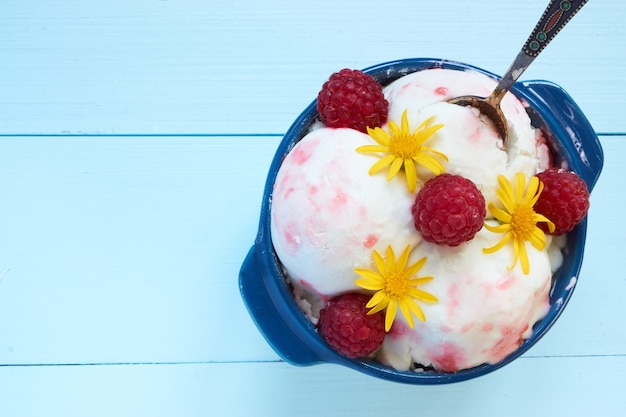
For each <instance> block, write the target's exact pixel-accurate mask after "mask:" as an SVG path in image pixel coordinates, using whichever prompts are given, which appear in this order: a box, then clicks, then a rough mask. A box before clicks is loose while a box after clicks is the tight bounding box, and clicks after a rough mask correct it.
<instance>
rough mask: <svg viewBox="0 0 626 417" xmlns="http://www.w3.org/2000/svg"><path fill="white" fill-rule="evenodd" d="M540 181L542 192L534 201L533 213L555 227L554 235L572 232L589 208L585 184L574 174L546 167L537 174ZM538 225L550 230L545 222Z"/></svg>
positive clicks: (546, 230) (542, 228)
mask: <svg viewBox="0 0 626 417" xmlns="http://www.w3.org/2000/svg"><path fill="white" fill-rule="evenodd" d="M537 177H538V178H539V179H540V180H541V182H543V186H544V188H543V191H542V192H541V195H539V199H538V200H537V202H536V203H535V206H534V209H535V212H537V213H540V214H543V215H544V216H546V217H547V218H548V219H550V220H551V221H552V222H553V223H554V225H555V226H556V229H555V230H554V232H552V234H553V235H562V234H565V233H568V232H571V231H572V229H573V228H574V226H576V225H577V224H578V223H580V222H581V221H582V219H583V217H585V214H587V211H588V210H589V190H588V189H587V184H586V183H585V181H583V180H582V179H581V178H580V177H579V176H578V175H576V173H574V172H572V171H566V170H563V169H556V168H554V169H549V170H547V171H544V172H541V173H539V174H537ZM537 226H539V227H540V228H541V230H543V231H544V232H546V233H550V232H549V230H548V225H547V224H546V223H538V224H537Z"/></svg>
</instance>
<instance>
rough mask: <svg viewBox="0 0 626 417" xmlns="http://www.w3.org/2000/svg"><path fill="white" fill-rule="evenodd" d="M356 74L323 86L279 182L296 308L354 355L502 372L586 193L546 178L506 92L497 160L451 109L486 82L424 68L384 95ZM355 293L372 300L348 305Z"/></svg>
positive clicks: (540, 154)
mask: <svg viewBox="0 0 626 417" xmlns="http://www.w3.org/2000/svg"><path fill="white" fill-rule="evenodd" d="M363 75H364V74H362V73H360V72H358V71H351V70H343V71H341V72H339V73H337V74H334V75H333V76H332V77H331V78H330V79H329V81H328V82H327V83H326V84H325V85H324V87H323V88H322V91H321V92H320V96H319V100H318V111H319V114H320V121H319V123H316V124H315V125H314V126H313V128H312V129H311V131H310V132H309V133H308V134H307V135H306V136H304V137H303V139H302V140H301V141H299V142H298V143H297V144H296V145H295V146H294V147H293V149H292V150H291V151H290V152H289V153H288V154H287V155H286V157H285V159H284V161H283V162H282V165H281V167H280V170H279V172H278V176H277V178H276V182H275V185H274V192H273V195H272V202H271V233H272V242H273V245H274V249H275V251H276V254H277V256H278V258H279V259H280V262H281V264H282V266H283V268H284V270H285V272H286V275H287V276H288V278H289V281H290V282H291V284H292V285H293V290H294V296H295V297H296V301H297V302H298V304H299V306H300V307H301V309H302V310H303V311H304V313H305V314H306V315H307V316H308V318H309V319H310V320H311V321H312V322H313V323H314V324H316V325H318V326H319V329H320V333H321V334H322V335H323V336H324V338H325V339H326V340H327V341H328V342H329V344H331V346H333V348H335V349H336V350H338V351H339V352H340V353H342V354H344V355H346V356H349V357H360V356H370V357H373V358H375V359H376V360H378V361H379V362H380V363H382V364H384V365H388V366H391V367H393V368H395V369H398V370H409V369H415V370H424V369H426V370H427V369H436V370H438V371H446V372H453V371H457V370H460V369H467V368H471V367H474V366H477V365H480V364H483V363H492V364H493V363H497V362H499V361H501V360H502V359H504V358H505V357H506V356H507V355H509V354H510V353H512V352H513V351H514V350H516V349H517V348H518V347H519V345H520V343H521V342H522V341H523V340H524V339H526V338H528V337H529V336H530V335H531V334H532V328H533V325H534V324H535V323H536V322H537V321H538V320H539V319H541V318H542V317H543V316H544V315H545V314H546V313H547V311H548V310H549V299H548V297H549V291H550V286H551V277H552V274H553V273H554V272H555V271H556V270H557V269H558V268H559V267H560V265H561V261H562V254H561V248H562V247H563V246H564V244H565V239H566V236H565V234H566V233H567V232H568V229H567V228H565V229H564V228H563V227H560V226H562V224H561V223H562V222H563V221H562V220H561V219H562V218H563V217H564V215H563V212H564V211H565V212H568V211H569V212H571V213H569V214H568V216H569V217H567V218H568V220H567V221H568V226H567V227H568V228H569V229H570V230H571V227H573V224H575V223H576V222H579V221H581V220H582V218H583V217H584V215H585V213H586V210H587V209H588V194H585V193H586V192H587V191H586V187H585V185H584V182H582V181H581V180H580V179H579V178H577V177H576V176H575V174H573V173H570V172H568V171H564V170H559V169H556V168H555V167H552V158H551V155H550V150H549V148H548V146H547V145H546V143H545V142H544V140H543V136H542V134H541V132H540V131H539V130H537V129H535V128H533V126H532V125H531V121H530V118H529V116H528V114H527V113H526V110H525V107H524V104H523V103H521V102H520V101H519V100H518V99H517V98H516V97H515V96H514V95H513V94H511V93H509V94H507V96H506V97H505V98H504V100H503V102H502V110H503V112H504V114H505V115H506V117H507V120H508V123H509V145H508V147H507V149H506V150H503V149H502V139H501V138H499V137H498V134H497V133H496V131H495V130H494V128H493V126H492V125H491V123H490V122H489V121H488V120H487V119H486V118H485V117H483V116H482V115H481V114H480V113H479V112H478V111H477V110H476V109H474V108H471V107H460V106H457V105H453V104H449V103H447V100H449V99H451V98H453V97H456V96H461V95H467V94H474V95H479V96H487V95H489V93H490V92H491V91H492V90H493V88H494V86H495V81H494V80H493V79H491V78H489V77H487V76H485V75H483V74H480V73H477V72H473V71H456V70H446V69H430V70H423V71H418V72H415V73H412V74H409V75H406V76H403V77H401V78H399V79H397V80H396V81H394V82H392V83H391V84H389V85H387V86H384V87H383V86H380V85H376V82H375V81H374V79H373V78H371V77H370V78H371V79H368V78H367V77H363ZM363 126H366V128H365V129H363ZM544 172H546V173H550V175H549V176H546V175H545V174H544V177H543V178H545V179H544V180H541V179H540V178H541V176H540V175H538V174H540V173H544ZM572 176H574V178H572ZM565 183H567V184H568V185H567V186H566V187H565V186H564V184H565ZM563 187H565V188H563ZM563 189H567V190H573V191H571V192H570V191H565V192H564V191H562V190H563ZM559 190H561V191H559ZM574 199H576V203H575V204H574V203H573V201H574ZM539 208H541V210H540V209H539ZM570 214H571V216H570ZM572 219H574V221H573V222H572ZM570 225H571V226H570ZM555 230H557V231H558V233H559V235H556V234H555ZM355 293H357V294H363V295H366V296H367V298H368V299H369V301H368V302H367V304H363V305H361V304H359V303H357V302H354V301H353V300H352V301H351V302H348V301H347V300H342V297H346V295H350V294H355ZM330 317H332V319H330ZM324 320H332V322H331V323H327V322H324ZM376 320H378V321H376ZM374 327H376V328H377V329H378V328H379V327H384V329H385V337H384V338H383V340H382V343H381V342H380V341H379V342H376V343H373V342H372V341H371V339H370V335H372V334H374V333H376V334H379V332H378V333H377V332H374V331H373V329H374ZM364 346H367V347H368V348H367V349H369V350H365V351H364ZM369 347H371V349H370V348H369ZM351 352H352V353H353V354H352V353H351Z"/></svg>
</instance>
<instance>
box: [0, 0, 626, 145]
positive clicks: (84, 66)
mask: <svg viewBox="0 0 626 417" xmlns="http://www.w3.org/2000/svg"><path fill="white" fill-rule="evenodd" d="M545 3H546V2H545V0H528V1H524V2H501V1H498V0H491V1H483V2H480V3H476V4H474V3H468V2H467V1H465V0H449V1H445V2H430V1H415V0H398V1H396V2H394V8H393V10H391V11H385V12H383V11H382V10H380V4H381V3H380V2H379V1H374V0H359V1H356V0H352V1H343V2H336V1H333V0H323V1H318V2H312V3H306V4H299V5H298V7H293V4H292V2H291V1H290V0H266V1H264V2H255V1H245V0H229V1H226V0H210V1H209V2H207V1H204V0H185V1H182V2H181V1H178V2H172V1H169V2H168V1H155V0H137V1H133V2H128V1H125V0H110V1H106V2H85V1H76V0H59V1H55V2H49V1H44V0H30V1H20V2H8V3H7V4H3V5H2V6H1V8H0V56H1V58H0V59H1V60H2V61H1V64H0V65H1V67H2V76H1V77H0V91H1V92H2V94H1V95H0V133H7V134H21V133H36V134H40V133H41V134H58V133H178V134H181V133H282V132H285V131H286V129H287V128H288V127H289V126H290V125H291V123H292V121H293V120H294V118H295V117H296V116H297V115H298V114H299V113H300V111H302V110H303V109H304V108H305V107H306V106H307V105H308V104H309V103H310V102H311V101H312V100H313V99H314V98H315V96H316V94H317V92H318V91H319V88H320V86H321V84H322V82H323V81H324V80H325V79H326V78H327V77H328V76H329V75H330V73H331V72H333V71H336V70H339V69H340V68H343V67H352V68H364V67H367V66H371V65H374V64H378V63H381V62H386V61H391V60H395V59H400V58H408V57H420V56H421V57H440V58H447V59H453V60H460V61H464V62H468V63H472V64H475V65H477V66H480V67H483V68H485V69H487V70H490V71H492V72H495V73H499V74H502V73H503V72H504V71H505V70H506V69H507V67H508V66H509V64H510V62H511V61H512V59H513V57H514V56H515V55H516V54H517V51H518V50H519V48H520V47H521V45H522V44H523V42H524V41H525V40H526V37H527V36H528V34H529V33H530V31H531V29H532V28H533V27H534V25H535V22H536V21H537V19H538V17H539V15H540V14H541V12H542V11H543V8H544V7H545ZM625 14H626V3H625V2H623V1H621V0H606V1H604V2H602V3H601V4H600V3H597V2H590V3H589V4H588V5H587V6H585V9H583V10H582V11H581V12H580V14H579V15H578V16H576V17H575V19H574V21H573V22H572V23H571V25H570V26H568V27H567V28H566V29H565V30H564V31H563V33H562V35H560V37H559V38H558V39H557V40H555V41H554V43H553V44H552V45H550V46H549V47H548V48H547V49H546V51H545V52H544V53H543V54H542V56H541V57H540V58H539V59H538V60H537V62H536V63H534V64H533V66H532V67H531V68H530V69H529V70H528V72H527V73H526V74H524V76H523V77H522V78H523V79H536V78H540V79H547V80H550V81H554V82H556V83H557V84H560V85H561V86H562V87H564V88H565V89H566V90H567V91H568V92H569V93H570V94H571V95H572V97H573V98H574V99H575V101H576V102H577V103H578V104H579V105H580V107H581V108H582V109H583V111H585V112H586V114H587V115H588V117H589V119H590V121H591V123H592V125H593V126H594V127H595V128H596V129H597V130H598V131H600V132H625V131H626V124H625V123H626V121H625V119H624V118H623V117H622V113H623V112H622V108H623V105H624V101H623V97H624V96H626V82H625V81H626V78H625V77H626V75H625V74H626V54H625V53H624V47H623V45H624V44H626V26H625V25H623V24H622V20H621V19H622V17H623V16H624V15H625Z"/></svg>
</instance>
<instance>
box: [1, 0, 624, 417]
mask: <svg viewBox="0 0 626 417" xmlns="http://www.w3.org/2000/svg"><path fill="white" fill-rule="evenodd" d="M395 4H396V8H395V9H394V10H393V11H383V10H381V9H380V7H381V6H380V4H379V2H375V1H370V0H361V1H358V2H357V1H354V0H345V1H337V0H334V1H327V0H322V1H319V2H306V3H305V4H296V3H294V2H293V1H287V0H267V1H265V2H256V1H241V0H234V1H222V0H205V1H201V0H186V1H158V0H136V1H122V0H110V1H107V2H99V1H79V0H75V1H71V0H58V1H54V2H51V1H43V0H22V1H19V2H18V1H12V2H9V1H5V2H2V4H1V5H0V135H2V136H1V137H0V197H1V198H2V203H1V204H0V416H2V417H13V416H29V417H30V416H212V415H215V416H218V415H232V416H283V415H293V414H295V413H298V414H299V415H303V416H313V415H316V416H317V415H333V416H355V417H356V416H367V415H397V416H414V415H421V416H439V415H445V416H450V415H463V416H502V415H506V416H528V415H535V416H544V415H545V416H552V415H557V414H558V415H572V414H576V415H578V414H579V413H583V412H586V413H588V414H592V415H597V416H619V415H623V413H624V412H623V409H624V407H626V397H625V396H624V395H623V392H624V389H626V377H625V376H624V375H626V332H624V319H623V318H624V317H625V316H626V304H625V303H624V302H623V300H624V298H625V297H626V278H625V275H624V273H623V272H622V271H624V270H625V269H626V261H625V260H624V256H623V253H625V252H626V243H625V242H626V239H624V236H626V224H625V222H623V221H622V220H621V217H622V216H623V213H622V212H623V207H624V206H625V205H626V201H625V199H626V197H624V194H623V192H621V191H620V190H621V189H622V188H623V186H622V184H623V172H624V170H625V169H626V163H625V162H624V160H625V158H626V135H625V133H626V119H625V118H624V116H623V115H624V106H625V105H626V99H625V98H624V97H625V96H626V75H625V74H626V47H624V45H626V29H625V27H626V25H624V24H623V23H622V19H623V18H624V17H626V3H625V2H622V1H621V0H605V1H603V2H602V1H598V0H593V1H590V2H589V4H588V5H587V6H585V9H583V11H582V12H581V13H580V14H579V15H578V16H576V17H575V18H574V20H573V21H572V23H571V25H570V26H568V27H567V28H566V29H565V30H564V31H563V33H562V34H561V35H560V36H559V38H558V39H557V40H555V41H554V42H553V44H552V45H550V46H549V47H548V48H547V49H546V51H545V52H544V53H543V54H542V56H541V57H540V58H539V59H538V60H537V62H535V63H534V64H533V66H532V67H531V68H530V69H529V70H528V72H527V74H525V75H524V77H523V78H524V79H533V78H541V79H548V80H551V81H554V82H556V83H558V84H560V85H561V86H563V87H564V88H565V89H566V90H567V91H568V92H569V93H570V94H571V95H572V97H573V98H574V99H575V101H576V102H577V103H578V104H579V105H580V107H581V108H582V109H583V111H585V113H586V114H587V115H588V117H589V119H590V121H591V123H592V125H593V126H594V127H595V128H596V130H597V131H598V132H600V133H603V135H602V136H601V141H602V144H603V146H604V149H605V156H606V162H605V168H604V172H603V174H602V176H601V178H600V181H599V182H598V185H597V186H596V188H595V189H594V194H593V196H592V209H591V212H590V221H589V233H588V243H587V250H586V257H585V263H584V266H583V271H582V273H581V278H580V280H579V283H578V285H577V288H576V293H575V294H574V297H573V299H572V301H571V302H570V304H569V305H568V308H567V310H566V311H565V313H564V314H563V316H562V317H561V319H560V320H559V322H558V323H557V324H556V326H555V327H554V328H553V329H552V330H551V331H550V332H549V333H548V335H547V336H546V337H545V338H544V339H542V340H541V341H540V342H539V343H538V344H537V345H536V346H535V347H534V348H533V349H532V350H531V351H530V352H529V353H528V354H527V355H525V357H523V358H522V359H520V360H519V361H517V362H515V363H513V364H512V365H510V366H508V367H506V368H504V369H503V370H500V371H498V372H496V373H494V374H491V375H488V376H486V377H484V378H480V379H478V380H474V381H469V382H466V383H461V384H455V385H451V386H442V387H410V386H403V385H398V384H392V383H387V382H383V381H376V380H372V379H371V378H367V377H364V376H362V375H360V374H356V373H355V372H353V371H349V370H346V369H342V368H339V367H336V366H317V367H312V368H296V367H292V366H290V365H287V364H284V363H282V362H279V361H278V357H277V356H276V355H275V354H274V352H273V351H272V350H271V349H270V348H269V346H268V345H267V344H266V343H265V341H264V340H263V338H262V337H261V336H260V334H259V333H258V332H257V330H256V328H255V327H254V325H253V324H252V321H251V320H250V318H249V316H248V314H247V312H246V311H245V308H244V306H243V303H242V301H241V299H240V296H239V292H238V288H237V274H238V270H239V266H240V264H241V261H242V260H243V258H244V256H245V254H246V252H247V250H248V249H249V247H250V245H251V244H252V241H253V239H254V234H255V232H256V227H257V221H258V210H259V206H260V198H261V194H262V188H263V183H264V179H265V175H266V173H267V169H268V167H269V162H270V160H271V158H272V156H273V153H274V149H275V148H276V146H277V144H278V142H279V140H280V137H278V136H270V135H267V134H268V133H272V134H273V133H282V132H284V131H285V130H286V129H287V128H288V127H289V125H290V124H291V122H292V120H293V119H294V118H295V117H296V116H297V115H298V114H299V113H300V111H302V109H303V108H304V107H305V106H306V105H307V104H308V103H309V102H310V101H311V100H312V99H313V98H314V96H315V94H316V93H317V90H318V89H319V85H320V83H321V82H323V81H324V79H325V78H326V77H327V76H328V75H329V74H330V73H331V72H333V71H335V70H337V69H340V68H342V67H356V68H362V67H366V66H369V65H372V64H376V63H379V62H384V61H389V60H394V59H397V58H405V57H411V56H429V57H430V56H437V57H445V58H450V59H457V60H461V61H465V62H469V63H472V64H475V65H478V66H481V67H484V68H485V69H488V70H491V71H493V72H496V73H502V72H503V71H504V70H505V69H506V67H508V64H509V61H510V60H511V59H512V58H513V56H514V55H515V54H516V53H517V50H518V49H519V47H520V46H521V44H522V43H523V41H524V40H525V39H526V36H527V34H528V33H529V32H530V30H531V29H532V27H533V26H534V23H535V21H536V19H537V18H538V15H539V14H540V13H541V12H542V11H543V8H544V7H545V2H544V1H538V0H528V1H525V2H511V3H506V2H501V1H496V0H484V1H475V2H467V1H461V0H457V1H452V0H451V1H445V0H442V1H437V2H426V1H422V0H414V1H405V0H402V1H398V2H395ZM329 8H332V11H329ZM489 32H493V33H495V35H494V36H492V35H490V33H489ZM232 133H236V134H244V135H243V136H228V135H225V134H232ZM32 134H35V135H36V136H24V135H32ZM67 134H72V136H67ZM85 134H88V135H85ZM111 134H112V135H113V136H111ZM119 134H138V135H139V136H119ZM164 134H165V135H164ZM258 134H260V135H258ZM367 399H371V400H367Z"/></svg>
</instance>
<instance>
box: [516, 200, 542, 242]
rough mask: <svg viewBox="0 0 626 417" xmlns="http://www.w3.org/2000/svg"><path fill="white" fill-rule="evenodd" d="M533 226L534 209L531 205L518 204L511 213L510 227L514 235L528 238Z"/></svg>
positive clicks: (534, 224) (524, 238) (534, 223)
mask: <svg viewBox="0 0 626 417" xmlns="http://www.w3.org/2000/svg"><path fill="white" fill-rule="evenodd" d="M535 226H536V222H535V210H533V208H532V207H531V206H527V205H518V206H517V208H516V209H515V210H514V211H513V214H512V215H511V229H512V231H513V234H514V235H515V237H516V238H518V239H523V240H529V239H530V236H531V235H532V233H533V230H534V228H535Z"/></svg>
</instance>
